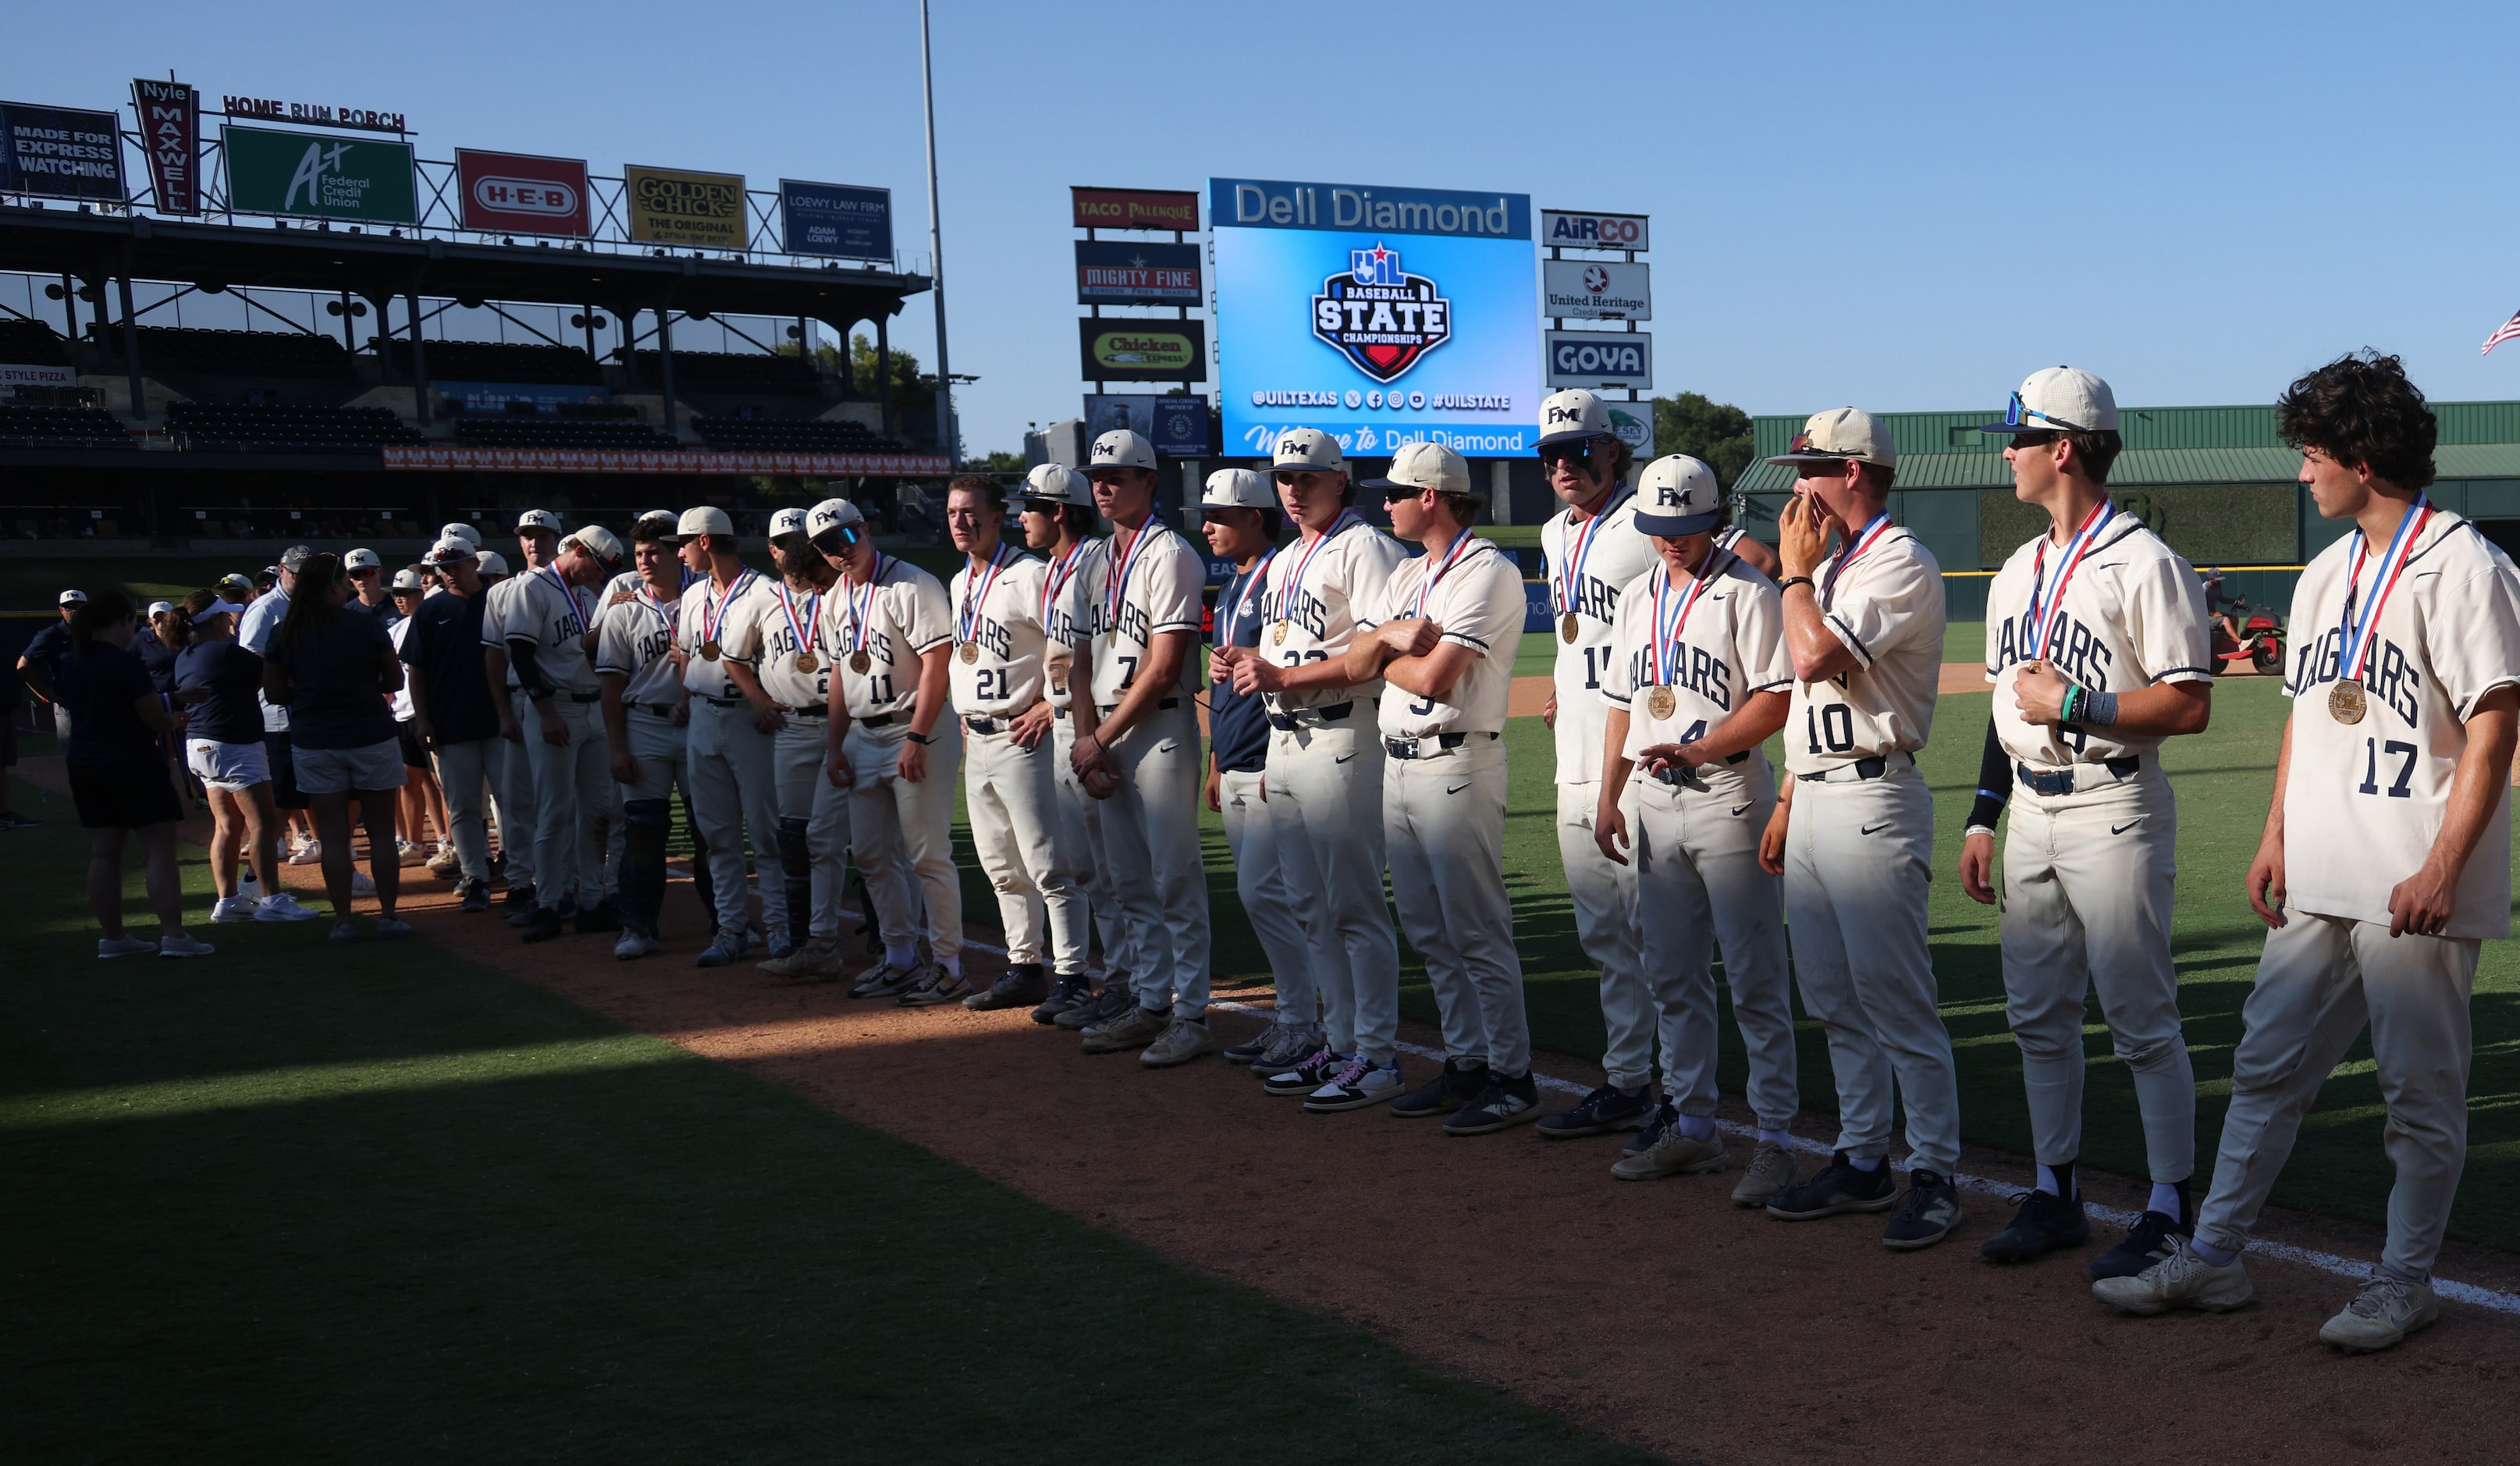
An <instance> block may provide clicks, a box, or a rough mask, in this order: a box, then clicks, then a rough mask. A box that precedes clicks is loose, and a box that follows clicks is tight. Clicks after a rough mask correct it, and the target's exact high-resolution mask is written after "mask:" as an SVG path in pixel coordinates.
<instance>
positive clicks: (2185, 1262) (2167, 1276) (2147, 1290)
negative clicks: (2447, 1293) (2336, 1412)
mask: <svg viewBox="0 0 2520 1466" xmlns="http://www.w3.org/2000/svg"><path fill="white" fill-rule="evenodd" d="M2256 1294H2257V1290H2256V1289H2255V1288H2253V1287H2251V1286H2250V1284H2249V1269H2248V1266H2247V1264H2245V1263H2244V1262H2242V1261H2241V1260H2240V1259H2238V1258H2237V1257H2234V1258H2232V1259H2231V1260H2230V1261H2228V1262H2222V1263H2215V1262H2208V1261H2206V1260H2204V1259H2203V1258H2201V1257H2199V1256H2197V1255H2196V1252H2195V1250H2194V1249H2193V1248H2191V1247H2189V1246H2188V1239H2186V1238H2184V1237H2173V1238H2172V1239H2171V1240H2170V1256H2169V1257H2166V1258H2164V1259H2162V1260H2160V1261H2158V1262H2155V1263H2153V1264H2152V1265H2151V1266H2150V1267H2147V1268H2145V1269H2144V1270H2143V1271H2141V1272H2139V1273H2137V1274H2136V1275H2135V1276H2134V1277H2131V1278H2102V1279H2100V1280H2099V1281H2098V1282H2096V1283H2093V1285H2092V1297H2093V1298H2096V1299H2098V1300H2099V1301H2100V1302H2102V1303H2104V1304H2107V1305H2108V1306H2110V1307H2112V1308H2115V1309H2117V1310H2118V1311H2119V1312H2121V1313H2144V1314H2150V1313H2167V1312H2169V1311H2170V1310H2171V1309H2173V1308H2201V1309H2203V1310H2204V1311H2206V1312H2208V1313H2228V1312H2229V1311H2230V1310H2232V1309H2233V1308H2236V1307H2239V1306H2241V1305H2243V1304H2246V1303H2247V1302H2248V1301H2249V1300H2250V1299H2251V1298H2253V1297H2255V1296H2256ZM2360 1301H2361V1300H2359V1299H2358V1300H2357V1302H2360ZM2322 1332H2324V1331H2323V1330H2322Z"/></svg>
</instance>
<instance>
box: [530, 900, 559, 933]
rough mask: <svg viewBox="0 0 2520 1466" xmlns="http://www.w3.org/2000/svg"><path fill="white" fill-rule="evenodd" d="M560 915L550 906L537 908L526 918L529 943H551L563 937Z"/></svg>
mask: <svg viewBox="0 0 2520 1466" xmlns="http://www.w3.org/2000/svg"><path fill="white" fill-rule="evenodd" d="M561 931H562V925H561V919H560V913H559V912H557V911H554V910H553V909H552V908H551V907H549V906H536V907H535V908H534V909H533V911H532V913H531V914H530V915H528V916H527V917H526V918H525V939H526V940H527V941H550V940H552V939H555V938H557V937H559V936H560V935H561Z"/></svg>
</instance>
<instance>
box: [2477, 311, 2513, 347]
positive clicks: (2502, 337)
mask: <svg viewBox="0 0 2520 1466" xmlns="http://www.w3.org/2000/svg"><path fill="white" fill-rule="evenodd" d="M2515 336H2520V314H2514V315H2513V316H2512V317H2511V319H2509V320H2507V321H2504V322H2503V323H2502V324H2501V325H2499V326H2497V327H2495V328H2494V334H2493V335H2492V336H2489V337H2487V338H2486V339H2485V346H2484V349H2482V350H2480V351H2478V352H2477V353H2476V354H2477V355H2479V356H2490V355H2492V354H2493V352H2494V348H2495V347H2497V346H2498V345H2500V344H2503V343H2504V342H2507V341H2509V340H2511V339H2512V338H2513V337H2515Z"/></svg>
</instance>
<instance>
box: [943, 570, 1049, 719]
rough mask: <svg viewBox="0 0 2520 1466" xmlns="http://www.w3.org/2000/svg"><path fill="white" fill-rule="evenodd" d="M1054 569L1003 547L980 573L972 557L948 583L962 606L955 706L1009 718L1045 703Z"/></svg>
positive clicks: (958, 608)
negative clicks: (1047, 599)
mask: <svg viewBox="0 0 2520 1466" xmlns="http://www.w3.org/2000/svg"><path fill="white" fill-rule="evenodd" d="M1048 569H1049V568H1048V567H1047V566H1044V565H1043V564H1042V563H1041V562H1040V561H1038V560H1035V559H1034V558H1032V557H1031V556H1030V555H1027V554H1024V553H1023V552H1022V551H1020V550H1015V549H1011V548H1009V547H1007V546H1004V545H1001V546H999V548H998V553H997V558H996V559H994V560H992V561H990V562H989V563H988V564H987V566H985V567H984V568H982V569H981V570H980V571H979V572H978V573H973V572H972V570H971V564H970V560H969V558H968V557H966V558H965V560H964V562H963V569H962V570H961V571H959V572H957V573H955V576H954V583H953V584H952V585H950V586H948V587H947V588H946V599H947V600H948V601H950V602H951V603H952V604H953V607H954V660H953V661H952V662H950V663H948V664H947V665H948V666H949V667H950V668H952V672H953V686H954V708H955V710H956V711H958V712H966V713H969V714H971V715H972V716H974V717H1005V716H1010V715H1012V714H1014V713H1018V712H1021V711H1023V710H1025V709H1027V708H1030V707H1031V706H1032V705H1033V704H1035V703H1038V702H1040V701H1041V697H1042V687H1043V684H1044V664H1045V660H1046V653H1047V652H1048V651H1049V631H1048V629H1047V628H1046V627H1045V626H1044V624H1043V622H1042V609H1041V603H1042V595H1041V593H1042V587H1043V586H1044V585H1045V584H1046V583H1047V578H1048V577H1047V571H1048Z"/></svg>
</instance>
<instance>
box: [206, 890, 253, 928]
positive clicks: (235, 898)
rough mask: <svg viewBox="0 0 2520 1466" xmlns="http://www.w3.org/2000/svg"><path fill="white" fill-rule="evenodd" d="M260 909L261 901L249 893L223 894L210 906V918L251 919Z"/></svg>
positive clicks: (226, 919) (225, 919)
mask: <svg viewBox="0 0 2520 1466" xmlns="http://www.w3.org/2000/svg"><path fill="white" fill-rule="evenodd" d="M260 909H261V903H260V902H258V901H256V900H255V899H254V898H253V897H251V896H249V895H244V894H238V895H223V896H221V897H219V899H218V904H216V905H214V906H212V907H211V908H210V920H212V921H214V922H215V921H252V920H254V913H255V912H256V911H258V910H260Z"/></svg>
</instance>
